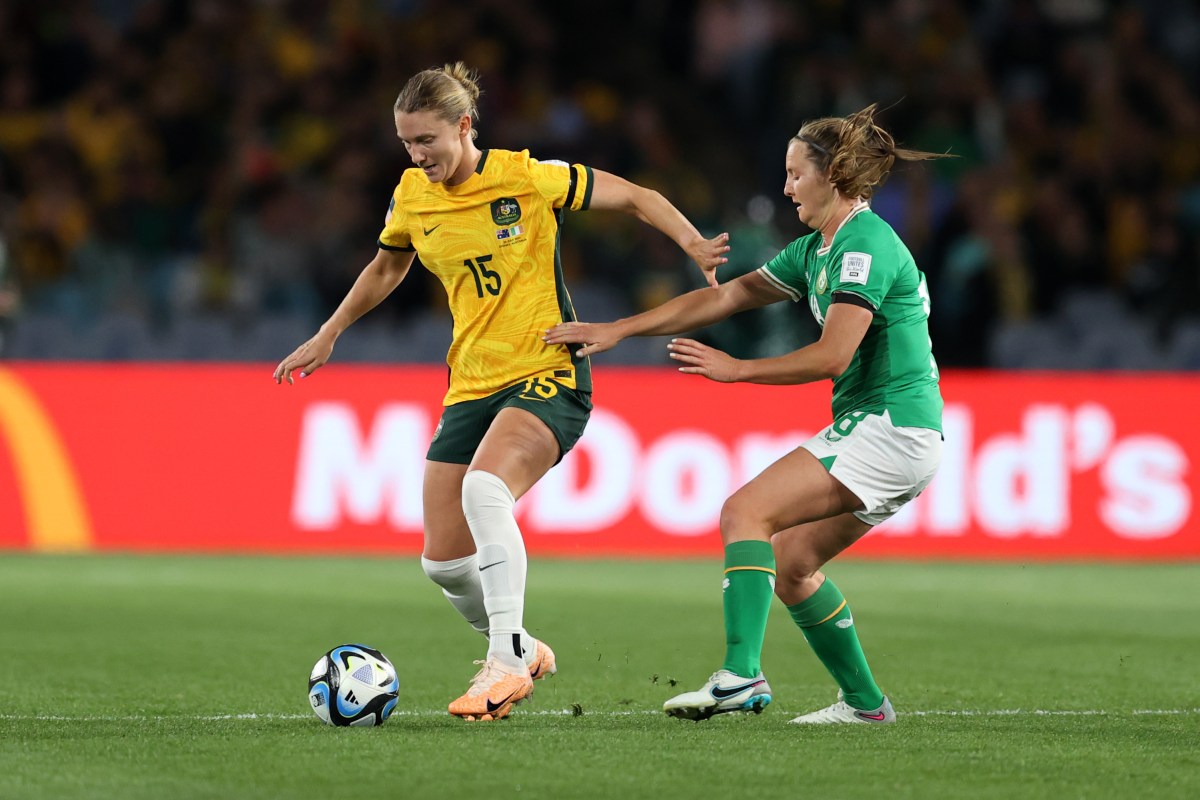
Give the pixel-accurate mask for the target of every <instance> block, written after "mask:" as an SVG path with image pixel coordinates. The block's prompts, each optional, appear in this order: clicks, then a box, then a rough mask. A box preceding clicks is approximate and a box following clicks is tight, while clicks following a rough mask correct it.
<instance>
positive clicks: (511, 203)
mask: <svg viewBox="0 0 1200 800" xmlns="http://www.w3.org/2000/svg"><path fill="white" fill-rule="evenodd" d="M591 196H592V171H591V169H590V168H588V167H585V166H582V165H580V164H571V165H568V164H565V163H563V162H561V161H546V162H538V161H537V160H536V159H533V158H530V157H529V151H527V150H525V151H521V152H520V153H514V152H512V151H509V150H484V151H483V156H482V157H481V158H480V159H479V166H478V167H476V169H475V172H474V173H473V174H472V175H471V177H469V178H468V179H467V180H465V181H464V182H462V183H461V184H459V185H457V186H447V185H445V184H443V183H431V182H430V181H429V179H428V178H426V177H425V173H423V172H422V171H421V170H419V169H409V170H405V172H404V175H403V177H401V179H400V184H399V185H398V186H397V187H396V191H395V192H394V193H393V195H392V203H391V206H390V207H389V209H388V215H387V220H386V222H385V223H384V228H383V233H381V234H380V235H379V246H380V247H381V248H383V249H385V250H410V251H411V250H416V251H417V255H418V256H419V257H420V259H421V263H422V264H424V265H425V268H426V269H428V270H429V271H430V272H432V273H433V274H434V275H436V276H437V278H438V280H440V281H441V282H442V285H443V286H444V287H445V288H446V294H447V296H448V297H449V299H450V313H451V314H452V315H453V316H454V341H453V342H452V343H451V345H450V351H449V352H448V353H447V354H446V363H447V364H449V366H450V388H449V390H448V391H447V392H446V397H445V399H444V401H443V402H444V403H445V405H448V406H449V405H453V404H455V403H460V402H462V401H464V400H475V399H478V398H481V397H487V396H488V395H491V394H494V393H496V392H498V391H500V390H501V389H504V388H507V387H509V386H512V385H514V384H517V383H520V382H522V381H525V380H528V379H530V378H534V377H543V378H551V379H553V380H555V381H557V382H558V383H561V384H562V385H564V386H567V387H570V388H577V389H580V390H582V391H588V392H590V391H591V390H592V374H591V364H590V362H589V361H588V359H586V358H584V359H576V358H575V357H574V356H573V354H572V353H571V349H570V348H568V347H566V346H565V345H560V346H558V347H551V346H548V345H546V344H545V343H544V342H543V341H542V339H541V337H542V333H543V331H545V330H546V329H547V328H550V327H553V326H554V325H556V324H558V323H559V322H566V321H572V320H574V319H575V309H574V308H573V307H572V305H571V298H570V295H568V294H567V289H566V286H565V285H564V284H563V274H562V265H561V264H560V262H559V253H558V228H559V225H560V224H561V222H562V211H563V210H565V209H570V210H571V211H581V210H584V209H586V208H587V207H588V203H589V201H590V200H591Z"/></svg>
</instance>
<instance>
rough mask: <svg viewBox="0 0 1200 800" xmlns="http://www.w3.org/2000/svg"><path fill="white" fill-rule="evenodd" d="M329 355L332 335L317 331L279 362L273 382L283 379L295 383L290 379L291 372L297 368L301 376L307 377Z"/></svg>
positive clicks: (323, 363) (331, 348) (331, 350)
mask: <svg viewBox="0 0 1200 800" xmlns="http://www.w3.org/2000/svg"><path fill="white" fill-rule="evenodd" d="M331 355H333V337H332V336H327V335H323V334H321V333H318V334H317V335H316V336H314V337H312V338H311V339H309V340H308V341H307V342H305V343H304V344H302V345H300V346H299V347H297V348H296V349H295V350H293V351H292V354H291V355H290V356H288V357H287V358H285V359H284V360H283V361H280V362H279V366H278V367H276V368H275V376H274V377H275V383H283V382H284V381H287V382H288V383H289V384H291V383H295V381H294V380H292V373H293V372H295V371H297V370H298V371H299V372H300V377H301V378H305V377H308V376H309V375H311V374H313V372H315V371H316V370H318V369H320V368H321V367H322V366H324V365H325V362H326V361H328V360H329V357H330V356H331Z"/></svg>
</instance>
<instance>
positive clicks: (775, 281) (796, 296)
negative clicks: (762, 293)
mask: <svg viewBox="0 0 1200 800" xmlns="http://www.w3.org/2000/svg"><path fill="white" fill-rule="evenodd" d="M758 271H759V273H761V274H762V276H763V277H764V278H766V279H767V281H768V282H769V283H770V284H771V285H772V286H774V287H775V288H776V289H779V291H781V292H783V293H784V294H786V295H787V296H788V297H790V298H792V301H793V302H796V303H799V302H800V300H801V295H800V293H799V292H797V291H796V290H795V289H793V288H792V287H791V286H788V285H787V284H786V283H784V282H783V281H781V280H779V278H776V277H775V276H774V275H772V274H771V270H769V269H767V268H766V266H765V265H764V266H761V267H759V268H758Z"/></svg>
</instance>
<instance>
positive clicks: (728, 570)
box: [724, 567, 775, 575]
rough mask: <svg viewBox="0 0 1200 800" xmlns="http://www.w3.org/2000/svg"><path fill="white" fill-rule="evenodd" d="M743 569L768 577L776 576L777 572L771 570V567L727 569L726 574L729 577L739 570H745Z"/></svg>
mask: <svg viewBox="0 0 1200 800" xmlns="http://www.w3.org/2000/svg"><path fill="white" fill-rule="evenodd" d="M743 569H749V570H755V571H757V572H765V573H767V574H768V575H774V574H775V570H773V569H771V568H770V567H726V568H725V573H724V574H726V575H728V574H729V573H731V572H737V571H738V570H743Z"/></svg>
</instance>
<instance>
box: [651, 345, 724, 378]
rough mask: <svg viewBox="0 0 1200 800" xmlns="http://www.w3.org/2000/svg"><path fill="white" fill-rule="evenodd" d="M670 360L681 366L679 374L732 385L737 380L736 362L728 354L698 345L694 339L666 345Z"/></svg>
mask: <svg viewBox="0 0 1200 800" xmlns="http://www.w3.org/2000/svg"><path fill="white" fill-rule="evenodd" d="M667 350H669V351H671V352H670V354H671V358H673V359H675V360H676V361H679V362H680V363H682V364H683V366H682V367H680V368H679V371H680V372H686V373H688V374H691V375H703V376H704V377H706V378H708V379H709V380H712V381H719V382H720V383H733V382H735V381H736V380H737V366H738V363H739V362H738V360H737V359H736V358H734V357H733V356H731V355H729V354H728V353H724V352H722V351H720V350H717V349H714V348H712V347H709V346H707V345H703V344H700V343H699V342H697V341H696V340H695V339H672V340H671V341H670V342H669V343H668V344H667Z"/></svg>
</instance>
